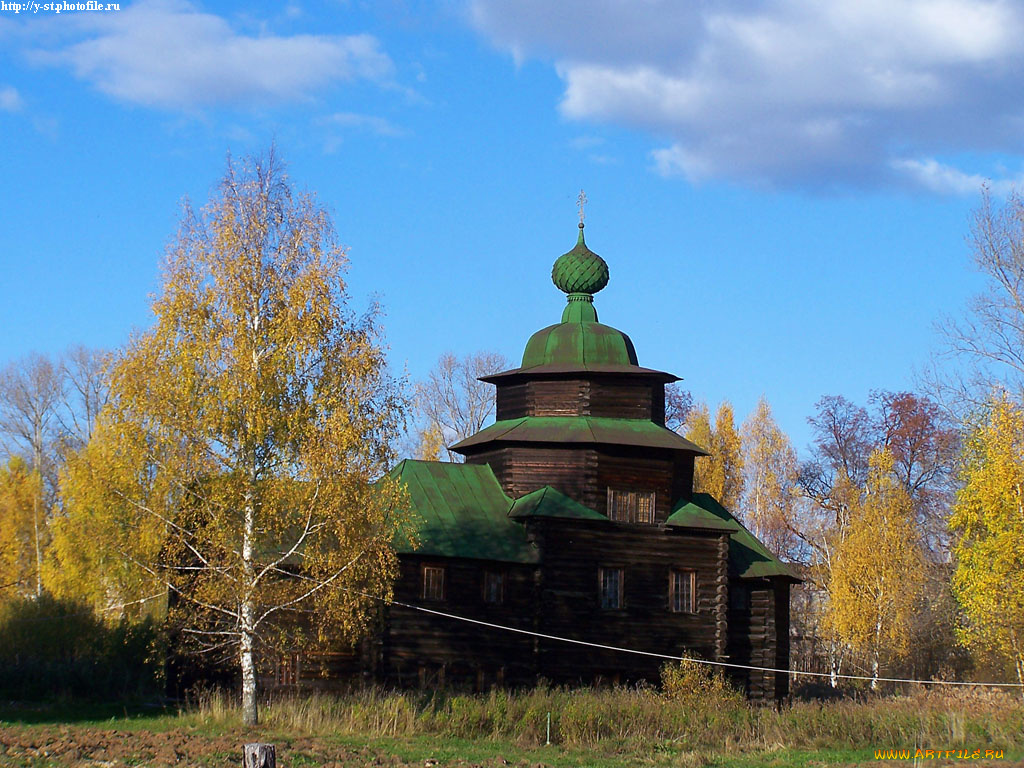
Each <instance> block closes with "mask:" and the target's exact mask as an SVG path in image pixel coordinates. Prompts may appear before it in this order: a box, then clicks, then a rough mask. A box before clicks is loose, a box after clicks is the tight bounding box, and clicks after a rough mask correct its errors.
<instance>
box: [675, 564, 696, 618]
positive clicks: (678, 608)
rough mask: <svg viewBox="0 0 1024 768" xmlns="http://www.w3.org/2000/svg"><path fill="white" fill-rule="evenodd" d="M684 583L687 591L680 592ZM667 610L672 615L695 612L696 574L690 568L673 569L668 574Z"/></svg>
mask: <svg viewBox="0 0 1024 768" xmlns="http://www.w3.org/2000/svg"><path fill="white" fill-rule="evenodd" d="M684 583H685V584H687V585H688V587H687V589H685V590H680V585H682V584H684ZM687 592H688V593H689V595H688V596H687V594H686V593H687ZM668 609H669V610H670V611H671V612H672V613H696V612H697V572H696V571H695V570H693V569H692V568H673V569H672V570H670V571H669V572H668Z"/></svg>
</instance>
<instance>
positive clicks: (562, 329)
mask: <svg viewBox="0 0 1024 768" xmlns="http://www.w3.org/2000/svg"><path fill="white" fill-rule="evenodd" d="M541 365H562V366H566V367H571V368H579V369H584V370H585V369H586V366H588V365H616V366H630V367H632V366H636V365H637V358H636V349H634V347H633V342H632V341H631V340H630V338H629V336H627V335H626V334H624V333H623V332H622V331H619V330H616V329H615V328H612V327H611V326H610V325H604V324H602V323H598V322H588V321H586V322H572V321H570V322H562V323H557V324H555V325H549V326H548V327H547V328H542V329H541V330H539V331H537V332H536V333H535V334H533V336H531V337H530V340H529V341H528V342H526V350H525V351H524V352H523V364H522V367H523V368H534V367H537V366H541Z"/></svg>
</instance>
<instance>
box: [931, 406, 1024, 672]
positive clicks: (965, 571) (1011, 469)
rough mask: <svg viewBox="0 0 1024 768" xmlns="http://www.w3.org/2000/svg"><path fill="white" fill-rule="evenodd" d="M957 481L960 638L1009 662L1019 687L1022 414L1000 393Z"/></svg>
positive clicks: (1022, 659)
mask: <svg viewBox="0 0 1024 768" xmlns="http://www.w3.org/2000/svg"><path fill="white" fill-rule="evenodd" d="M960 480H961V483H962V485H961V488H960V491H959V492H958V493H957V497H956V503H955V505H954V507H953V512H952V515H951V516H950V519H949V528H950V531H951V532H952V533H953V534H954V536H955V537H956V544H955V546H954V550H953V552H954V557H955V562H956V570H955V572H954V574H953V591H954V593H955V594H956V596H957V599H958V600H959V602H960V605H961V607H962V608H963V611H964V617H965V621H964V623H963V625H962V626H961V628H960V632H959V634H960V638H961V640H962V641H963V642H964V643H965V644H967V645H968V646H969V647H970V648H971V649H972V650H974V651H976V652H978V653H980V654H982V655H994V656H995V657H997V658H1001V659H1004V660H1009V661H1010V662H1012V664H1013V666H1014V669H1015V672H1016V675H1017V679H1018V681H1019V682H1021V683H1024V410H1022V409H1021V407H1020V406H1019V405H1017V404H1015V403H1013V402H1011V401H1010V399H1009V398H1008V397H1007V396H1006V395H1005V394H997V395H995V396H994V397H993V398H992V399H991V400H990V401H989V404H988V409H987V413H986V414H985V417H984V419H983V420H982V421H981V423H980V424H978V425H977V427H976V428H975V429H974V431H973V432H972V433H971V435H970V437H969V438H968V439H967V441H966V443H965V445H964V449H963V468H962V471H961V477H960Z"/></svg>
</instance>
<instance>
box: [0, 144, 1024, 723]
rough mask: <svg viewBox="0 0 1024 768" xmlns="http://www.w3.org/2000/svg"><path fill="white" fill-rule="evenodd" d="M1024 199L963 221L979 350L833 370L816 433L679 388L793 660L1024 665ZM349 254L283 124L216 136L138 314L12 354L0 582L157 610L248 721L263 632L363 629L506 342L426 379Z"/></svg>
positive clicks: (313, 634)
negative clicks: (430, 484)
mask: <svg viewBox="0 0 1024 768" xmlns="http://www.w3.org/2000/svg"><path fill="white" fill-rule="evenodd" d="M1022 223H1024V203H1022V202H1021V200H1020V199H1019V198H1015V197H1014V198H1011V199H1010V200H1009V201H1007V202H1006V204H1005V205H1004V206H996V205H994V204H993V203H992V202H991V201H990V200H988V199H987V198H986V200H985V203H984V205H983V207H982V208H981V209H980V210H979V213H978V216H977V218H976V220H975V222H974V227H973V232H974V245H975V255H976V261H977V264H978V266H979V268H981V269H982V271H983V272H984V273H985V274H986V275H987V276H988V277H989V278H990V281H991V285H992V288H991V291H990V292H989V293H987V294H985V296H984V297H982V298H980V299H979V300H978V301H977V302H976V303H975V305H974V306H973V310H972V314H970V315H968V316H967V319H966V320H964V321H960V322H959V324H957V323H950V324H948V326H947V333H948V338H950V339H951V354H955V355H959V356H961V360H962V361H963V365H962V366H961V367H960V368H959V370H962V371H966V372H967V373H965V374H964V375H962V376H961V377H959V378H958V379H957V380H955V381H940V380H938V379H936V380H935V381H934V382H932V383H931V384H930V389H928V390H927V394H924V393H922V392H918V393H914V392H890V391H885V390H879V391H877V392H875V393H873V394H872V396H871V397H870V399H869V401H868V402H866V403H863V404H857V403H853V402H851V401H849V400H847V399H845V398H844V397H841V396H838V395H833V396H827V397H823V398H822V399H821V400H820V401H819V402H818V404H817V405H816V408H815V412H814V413H813V414H811V415H810V417H809V421H810V424H811V427H812V430H813V435H814V442H813V446H812V449H811V452H810V454H809V455H808V456H807V457H805V458H804V459H803V460H800V459H799V458H798V456H797V452H796V450H795V449H794V447H793V446H792V444H791V441H790V440H789V438H788V436H787V435H786V434H785V433H784V431H783V430H782V429H781V428H780V427H779V426H778V424H777V423H776V422H775V420H774V418H773V416H772V412H771V407H770V404H769V403H768V402H767V400H765V399H762V400H761V401H760V402H759V403H758V405H757V407H756V408H755V410H754V412H753V413H751V414H750V415H749V416H748V417H747V418H746V420H745V421H743V423H742V424H737V420H736V417H735V414H734V412H733V409H732V406H731V405H730V404H729V402H728V401H727V400H725V401H723V402H722V403H721V404H720V405H719V406H718V407H717V408H716V410H715V413H714V415H712V413H711V409H710V408H709V406H708V405H707V404H705V403H700V402H697V403H694V402H693V401H692V398H691V397H690V395H689V393H687V392H686V391H685V390H682V389H680V388H678V387H670V388H669V390H668V391H667V393H666V425H667V426H668V427H669V428H672V429H676V430H678V431H680V432H682V433H684V434H686V435H687V436H688V437H689V438H690V439H692V440H693V441H694V442H696V443H698V444H699V445H702V446H703V447H705V448H707V449H708V450H709V451H710V452H711V456H710V457H708V458H705V459H701V460H700V461H699V463H698V468H697V472H696V478H695V483H696V486H697V489H698V490H699V491H705V492H708V493H711V494H713V495H714V496H715V497H716V498H718V499H719V500H720V501H721V502H722V503H723V504H724V505H725V506H726V507H727V508H729V509H730V510H732V511H733V512H734V513H735V514H736V515H737V516H738V517H739V519H740V520H741V521H742V522H743V523H744V524H745V525H747V526H748V527H749V528H750V529H751V530H752V531H753V532H754V533H755V534H756V535H757V536H758V537H759V538H760V539H761V540H762V541H764V542H765V544H766V545H767V546H768V547H769V548H770V549H771V550H772V551H773V552H774V553H776V554H777V555H778V556H780V557H781V558H783V559H784V560H786V561H788V562H790V563H792V564H793V565H794V568H795V569H796V570H797V571H798V575H800V576H801V578H803V579H804V580H805V581H804V586H803V587H801V588H800V589H798V590H797V591H796V592H795V594H794V606H793V626H794V633H793V641H794V644H793V651H794V653H793V657H794V664H795V666H796V668H798V669H807V670H816V671H828V672H832V673H833V674H834V675H837V676H838V675H840V674H844V673H848V672H853V673H862V672H864V673H867V674H868V675H869V676H875V677H877V676H880V675H883V673H884V674H890V675H891V674H901V675H902V674H906V675H910V676H913V677H931V676H955V677H960V678H962V677H965V676H968V675H970V674H975V675H983V674H1003V673H1007V674H1015V676H1016V678H1017V679H1018V680H1022V681H1024V667H1022V659H1024V655H1022V654H1024V649H1022V638H1021V634H1022V632H1024V530H1022V529H1024V515H1022V514H1021V509H1022V506H1021V504H1022V502H1021V498H1022V494H1021V491H1022V489H1024V446H1022V441H1024V409H1022V402H1024V399H1022V395H1024V388H1022V384H1024V374H1022V373H1021V372H1022V371H1024V364H1022V363H1020V360H1019V358H1018V357H1017V354H1018V353H1019V350H1021V349H1024V338H1022V337H1021V335H1022V333H1024V330H1020V329H1024V302H1021V301H1018V298H1019V297H1018V294H1017V290H1018V288H1019V287H1020V285H1021V284H1022V282H1024V259H1022V257H1021V254H1022V253H1024V224H1022ZM346 268H347V256H346V253H345V250H344V249H343V248H342V247H341V246H340V245H339V244H338V241H337V235H336V233H335V232H334V229H333V225H332V223H331V220H330V217H329V215H328V214H327V212H326V211H325V210H324V208H323V207H322V206H321V205H320V204H319V203H318V202H317V200H316V198H315V196H314V195H312V194H309V193H303V192H299V191H297V190H296V189H295V188H294V187H293V185H292V184H291V182H290V180H289V179H288V176H287V174H286V172H285V169H284V166H283V164H282V163H281V162H280V160H279V158H277V157H276V155H275V153H274V152H273V151H271V152H269V153H268V154H266V155H263V156H259V157H249V158H245V159H243V160H242V161H240V162H238V161H234V160H231V159H229V162H228V166H227V170H226V172H225V174H224V176H223V178H222V179H221V181H220V183H219V185H218V186H217V188H216V190H215V191H214V193H213V194H212V195H211V198H210V200H209V201H208V203H207V204H206V205H205V206H204V207H202V208H200V209H196V208H193V207H192V206H191V204H190V203H188V202H186V203H185V204H184V205H183V208H182V212H181V218H180V224H179V228H178V231H177V233H176V235H175V236H174V237H173V238H172V239H171V241H170V244H169V245H168V248H167V251H166V253H165V255H164V259H163V262H162V271H161V278H160V287H159V290H158V292H157V294H156V297H155V299H154V301H153V305H152V309H153V315H154V318H155V320H154V323H153V325H152V327H151V328H149V329H147V330H145V331H143V332H141V333H138V334H136V335H135V336H134V337H132V338H131V339H130V340H129V341H128V342H127V343H126V344H124V345H123V346H122V347H121V348H119V349H116V350H112V351H109V352H107V351H100V350H88V349H84V348H81V347H76V348H72V349H70V350H69V351H68V352H67V353H65V354H64V355H61V356H60V357H57V358H48V357H46V356H43V355H30V356H28V357H25V358H23V359H21V360H15V361H11V362H9V363H8V364H7V365H6V366H4V368H3V370H2V373H0V441H2V443H0V445H2V448H3V452H4V460H3V465H2V467H0V603H15V602H19V601H20V602H21V603H22V604H23V605H24V604H26V603H34V604H35V605H36V607H37V608H38V606H39V605H42V602H41V601H42V600H44V598H45V599H47V600H51V599H58V600H61V599H63V600H70V601H77V602H78V603H81V604H83V605H86V606H89V607H91V609H93V610H94V611H96V613H97V615H99V616H101V617H103V618H104V620H106V621H108V622H110V621H119V620H122V619H124V618H125V617H128V618H132V617H137V618H140V619H141V618H142V617H144V616H150V617H159V618H160V620H161V621H164V622H165V625H166V626H167V627H169V628H171V629H170V631H173V632H174V633H176V634H175V642H176V643H177V644H178V645H180V646H181V647H188V648H190V649H191V650H193V651H194V652H196V653H199V654H205V655H206V656H207V657H209V658H214V659H221V660H230V663H231V664H232V665H233V666H234V668H235V669H236V670H237V671H238V675H239V677H240V678H241V682H242V686H241V688H242V694H243V695H242V699H243V710H244V713H245V719H246V721H247V722H256V720H257V718H258V709H257V702H258V698H257V688H256V685H257V677H258V674H257V673H258V665H259V663H260V660H261V659H262V660H264V661H265V660H267V659H272V658H276V657H279V655H280V654H281V653H282V652H289V651H295V650H299V649H302V650H307V649H324V650H337V649H338V648H339V647H340V645H343V644H346V643H349V644H350V643H352V642H353V641H355V640H356V639H358V638H359V637H360V636H361V635H362V634H364V633H365V632H366V631H368V629H369V628H370V626H371V625H372V622H373V620H374V615H375V610H376V607H377V605H378V604H379V603H378V601H379V600H381V599H384V600H386V599H388V597H389V596H390V590H391V584H392V582H393V579H394V577H395V574H396V572H397V570H396V569H397V558H396V556H395V554H394V550H393V547H392V544H393V542H394V541H395V540H396V537H399V536H402V537H408V538H411V539H414V538H415V535H416V532H415V525H414V521H412V520H410V519H409V515H408V512H407V500H406V496H405V492H404V489H402V488H401V487H399V485H398V484H397V483H395V482H393V481H391V480H390V479H389V476H388V471H389V469H390V468H391V467H392V466H393V465H394V463H395V461H396V459H397V458H398V457H399V455H402V454H406V455H407V454H409V453H412V454H415V455H416V456H418V457H421V458H429V459H440V460H455V459H457V456H455V455H453V454H451V453H450V452H449V451H448V449H447V446H449V445H452V444H453V443H454V442H456V441H457V440H458V439H460V438H462V437H466V436H468V435H469V434H472V433H473V432H475V431H477V430H479V429H480V428H482V427H483V426H484V425H485V424H486V423H487V422H488V421H489V420H490V419H492V418H493V416H494V410H493V409H494V402H493V390H492V388H491V387H490V385H486V384H483V383H481V382H479V381H478V378H479V377H480V376H483V375H487V374H489V373H493V372H495V371H496V370H500V369H503V368H508V367H511V366H510V365H509V363H508V361H506V360H504V359H503V358H502V357H501V356H500V355H496V354H493V353H477V354H475V355H468V356H464V357H459V356H456V355H454V354H447V355H445V356H443V357H442V358H441V359H440V361H439V363H438V365H437V367H436V368H435V370H434V371H432V372H431V374H430V375H429V376H428V377H426V378H425V379H424V380H423V381H421V382H418V383H414V384H413V385H411V386H410V384H409V383H408V382H406V381H404V380H402V379H400V378H398V377H395V376H393V375H392V374H391V373H390V369H389V367H388V365H387V360H386V357H385V352H384V344H383V331H382V328H381V325H380V315H379V310H378V308H377V307H375V306H371V307H370V308H369V309H368V310H367V311H366V312H364V313H362V314H358V313H356V312H355V311H354V310H352V309H351V307H350V299H349V296H348V294H347V292H346V286H345V278H344V276H345V270H346ZM1014 275H1015V276H1016V277H1014ZM1014 334H1016V335H1014ZM61 610H66V608H61ZM9 613H10V611H9ZM15 613H18V611H14V613H12V614H11V615H14V614H15ZM30 613H31V610H29V611H28V612H27V613H26V611H25V610H21V612H20V613H18V615H23V616H26V615H29V614H30ZM837 680H838V678H836V679H835V680H834V682H836V681H837Z"/></svg>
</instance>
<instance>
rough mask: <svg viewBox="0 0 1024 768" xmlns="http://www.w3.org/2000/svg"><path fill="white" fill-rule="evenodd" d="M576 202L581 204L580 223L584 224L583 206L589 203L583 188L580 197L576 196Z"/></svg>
mask: <svg viewBox="0 0 1024 768" xmlns="http://www.w3.org/2000/svg"><path fill="white" fill-rule="evenodd" d="M576 202H577V203H578V204H579V206H580V224H581V225H582V224H583V206H584V205H586V204H587V195H586V193H585V192H584V191H583V190H582V189H581V190H580V194H579V197H577V198H576Z"/></svg>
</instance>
